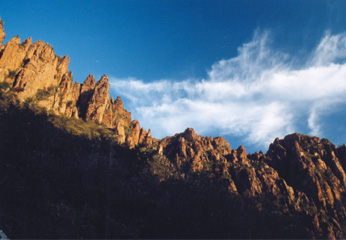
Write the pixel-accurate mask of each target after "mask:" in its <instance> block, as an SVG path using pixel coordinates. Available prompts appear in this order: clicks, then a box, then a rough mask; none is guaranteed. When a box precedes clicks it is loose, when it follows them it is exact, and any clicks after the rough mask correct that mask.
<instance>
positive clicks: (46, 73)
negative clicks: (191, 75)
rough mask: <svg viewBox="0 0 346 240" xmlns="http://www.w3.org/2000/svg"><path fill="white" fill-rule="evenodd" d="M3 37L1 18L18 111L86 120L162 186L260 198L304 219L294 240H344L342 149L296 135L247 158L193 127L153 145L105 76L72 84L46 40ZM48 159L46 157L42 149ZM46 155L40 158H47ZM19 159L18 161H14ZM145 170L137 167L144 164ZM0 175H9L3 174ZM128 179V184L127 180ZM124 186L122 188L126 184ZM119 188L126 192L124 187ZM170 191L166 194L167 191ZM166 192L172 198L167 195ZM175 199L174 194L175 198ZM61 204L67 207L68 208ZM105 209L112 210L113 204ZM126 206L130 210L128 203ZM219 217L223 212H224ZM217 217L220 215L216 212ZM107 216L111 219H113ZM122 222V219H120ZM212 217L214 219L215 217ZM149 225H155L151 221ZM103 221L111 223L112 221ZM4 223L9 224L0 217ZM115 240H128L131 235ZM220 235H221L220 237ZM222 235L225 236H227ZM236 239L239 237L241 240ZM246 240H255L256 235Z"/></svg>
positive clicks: (0, 70) (6, 69) (0, 75)
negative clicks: (205, 183) (178, 184)
mask: <svg viewBox="0 0 346 240" xmlns="http://www.w3.org/2000/svg"><path fill="white" fill-rule="evenodd" d="M5 36H6V35H5V32H4V29H3V22H1V20H0V45H1V46H0V83H1V84H2V85H1V93H2V95H4V94H6V93H12V94H14V96H15V98H16V99H17V101H18V104H19V105H21V104H22V105H30V104H34V105H35V106H38V107H41V108H44V109H45V111H46V114H48V115H55V116H64V117H68V118H73V119H81V120H83V121H85V122H95V124H101V125H103V127H104V128H105V129H108V130H110V131H111V132H112V137H111V138H112V140H111V143H113V142H115V144H116V146H123V147H125V149H129V151H130V149H132V150H131V151H135V155H136V156H139V157H138V159H140V161H143V163H141V164H147V165H146V166H148V169H149V170H148V171H150V173H151V174H152V176H154V177H155V179H157V181H158V182H159V183H160V184H161V183H162V184H168V183H169V182H170V181H172V179H174V180H176V181H183V182H184V181H191V179H194V178H195V177H196V176H207V179H212V181H215V182H218V184H221V185H222V186H225V189H227V194H228V195H229V196H237V197H240V198H241V199H256V201H257V202H256V204H257V205H256V211H259V212H260V213H261V214H265V213H264V212H261V211H264V210H263V209H266V208H265V206H267V204H269V206H270V208H273V209H274V208H275V209H278V210H279V212H280V214H281V215H280V217H279V218H280V219H283V218H285V217H286V216H287V217H289V216H299V219H303V220H302V221H303V222H304V224H305V225H304V226H306V227H305V228H304V229H303V231H305V234H306V235H292V236H298V237H307V238H320V237H322V238H329V239H337V238H345V237H346V208H345V201H346V194H345V193H346V173H345V170H346V145H342V146H340V147H337V146H335V145H334V144H332V143H331V142H330V141H329V140H327V139H320V138H318V137H311V136H307V135H302V134H298V133H293V134H290V135H288V136H286V137H285V138H284V139H279V138H277V139H275V140H274V141H273V143H272V144H270V146H269V150H268V151H267V153H265V154H264V153H263V152H259V153H257V152H256V153H254V154H249V153H247V152H246V150H245V148H244V147H243V146H240V147H238V148H237V149H232V148H231V146H230V145H229V143H228V142H227V141H226V140H225V138H223V137H215V138H213V137H203V136H200V135H198V134H197V133H196V132H195V131H194V130H193V129H192V128H187V129H186V130H185V131H184V132H182V133H177V134H176V135H174V136H171V137H166V138H164V139H161V140H159V139H155V138H153V137H152V136H151V131H150V130H148V131H146V130H145V129H144V128H141V127H140V123H139V122H138V121H137V120H132V118H131V113H130V112H128V111H127V110H126V109H124V106H123V102H122V100H121V98H120V97H117V98H116V99H115V100H114V99H113V98H110V96H109V80H108V77H107V75H104V76H102V77H101V79H100V80H98V81H95V78H94V77H93V76H92V75H89V76H87V78H86V79H85V80H84V82H83V83H78V82H74V81H73V77H72V73H71V72H70V71H69V70H68V65H69V58H68V56H64V57H60V56H56V55H55V53H54V50H53V48H52V47H51V46H50V45H48V44H45V43H44V42H43V41H37V42H34V43H32V39H31V38H28V39H26V40H25V41H23V42H21V40H20V38H19V37H14V38H12V39H11V40H9V41H8V42H7V43H6V44H5V45H2V43H3V41H4V38H5ZM4 116H7V115H6V114H4ZM54 131H55V130H54ZM5 132H6V129H3V130H2V132H1V133H2V134H3V136H2V137H3V139H5V140H4V141H5V142H4V143H3V144H2V145H0V149H2V150H3V151H6V147H5V146H7V145H6V144H8V143H7V142H10V141H11V140H6V139H7V138H6V137H5V135H6V134H5ZM6 136H8V134H7V135H6ZM6 141H7V142H6ZM28 141H29V140H28ZM63 146H65V145H63ZM33 148H35V147H33ZM113 148H114V147H113V145H111V147H110V148H109V149H108V148H107V149H108V150H107V151H109V152H107V154H106V156H108V157H107V158H110V159H112V161H110V163H109V164H110V165H109V167H110V168H111V169H113V168H114V166H118V165H117V164H118V163H116V162H114V161H115V160H114V161H113V158H114V157H113V156H114V155H116V154H115V153H114V150H113ZM60 150H61V151H64V150H66V149H60ZM32 151H34V150H32ZM35 151H36V150H35ZM126 151H127V150H126ZM43 153H45V154H47V153H46V152H45V151H43ZM43 153H42V154H40V155H39V156H40V157H42V156H45V155H44V154H43ZM54 154H56V153H54ZM59 154H60V153H59ZM59 154H57V155H59ZM98 154H99V153H98ZM100 154H101V153H100ZM131 154H132V152H131ZM5 155H6V154H5ZM9 156H12V155H9ZM54 156H56V155H54ZM59 156H60V155H59ZM97 156H98V155H97ZM102 156H103V155H102ZM126 156H127V155H126ZM131 156H132V157H128V158H129V159H126V160H125V161H133V159H134V157H133V155H131ZM65 157H66V156H65ZM14 158H16V157H15V156H14ZM136 159H137V158H136ZM7 160H8V159H7ZM7 160H6V161H7ZM6 161H4V162H6ZM6 164H7V165H4V166H9V164H11V163H10V162H9V163H7V162H6ZM126 164H128V163H126ZM136 164H137V163H136ZM141 164H139V165H140V166H142V165H141ZM28 166H29V165H28ZM136 166H137V165H136ZM118 167H119V166H118ZM137 167H138V166H137ZM2 171H5V170H2ZM87 171H90V170H87ZM127 171H128V172H126V174H125V173H123V172H122V173H121V174H124V175H126V177H128V178H130V179H131V181H133V182H134V183H136V184H137V178H140V177H139V176H141V174H142V173H140V174H138V176H137V175H136V176H137V177H134V176H131V175H130V172H131V171H134V170H133V168H131V169H130V170H127ZM3 174H5V175H6V176H7V175H8V174H7V172H6V171H5V172H4V173H3ZM124 179H127V178H125V177H124ZM9 181H10V180H9ZM100 181H101V180H100ZM101 182H104V181H101ZM159 183H158V184H159ZM121 184H122V186H123V185H124V183H123V182H122V183H121ZM160 186H161V185H160ZM45 187H48V186H45ZM118 188H121V187H120V183H119V186H118ZM0 190H1V189H0ZM128 191H130V190H128ZM139 191H141V190H139ZM142 191H143V193H142V194H143V195H141V196H142V197H143V196H146V197H147V198H148V199H151V198H149V197H148V194H149V195H150V193H148V192H145V191H144V190H143V189H142ZM148 191H149V190H148ZM150 191H152V190H150ZM150 191H149V192H150ZM165 191H166V190H163V192H165ZM167 191H168V190H167ZM160 194H161V193H160ZM165 194H166V195H169V194H168V193H167V192H165ZM165 194H163V195H165ZM125 195H126V194H125ZM163 195H160V196H155V198H158V199H160V198H162V199H163V200H150V201H153V202H150V204H149V203H148V206H152V205H155V204H157V205H155V206H156V207H154V208H157V209H160V206H161V207H162V205H160V204H164V202H165V201H167V202H169V201H172V200H171V198H165V197H164V196H163ZM177 196H178V195H173V199H175V197H177ZM202 198H207V196H202ZM178 199H179V198H178ZM268 199H269V200H268ZM66 201H67V200H66ZM155 201H157V202H155ZM268 201H269V203H268ZM59 204H62V203H59ZM64 204H65V205H66V204H67V203H65V202H64ZM107 204H108V205H109V206H110V203H109V201H108V202H107ZM107 204H106V205H107ZM65 205H61V206H60V205H59V206H60V207H61V208H66V209H68V208H69V207H70V208H72V207H71V206H70V205H66V206H65ZM108 205H107V206H108ZM135 205H136V204H135ZM244 205H246V202H245V200H242V203H241V206H242V207H244ZM125 206H127V205H126V204H125ZM177 208H179V206H177ZM59 209H60V208H59ZM66 209H65V210H66ZM85 209H87V207H85ZM213 209H214V208H213ZM216 209H217V208H216ZM0 210H1V208H0ZM65 210H64V211H65ZM59 211H62V210H61V209H60V210H59ZM66 211H67V210H66ZM83 211H86V210H83ZM130 211H131V210H130ZM153 211H154V210H153ZM220 211H221V212H222V209H221V210H220ZM88 214H89V212H88ZM90 214H91V213H90ZM93 214H96V213H93ZM107 214H108V215H109V214H110V213H109V212H108V213H107ZM212 214H216V213H214V212H212V213H211V215H212ZM219 214H221V213H219ZM96 215H97V214H96ZM108 215H107V217H108V218H110V217H109V216H108ZM88 216H89V215H88ZM121 216H122V217H123V215H121ZM275 216H276V215H275ZM0 217H1V215H0ZM230 217H232V216H229V215H227V217H226V218H230ZM248 217H251V216H248ZM210 218H211V219H212V218H213V216H210ZM124 219H126V217H124ZM166 220H167V219H166ZM114 221H115V220H114V219H113V222H114ZM151 221H154V220H153V219H151ZM155 221H156V220H155ZM155 221H154V222H155ZM167 221H169V220H167ZM249 221H250V220H249ZM106 222H107V224H110V223H109V222H108V220H107V221H106ZM115 222H116V221H115ZM245 222H246V221H245ZM0 224H4V223H2V222H1V219H0ZM88 224H90V222H88ZM114 224H115V225H114V226H117V227H119V226H120V225H121V224H124V223H123V222H116V223H114ZM131 224H134V225H135V226H137V225H136V224H138V229H142V230H141V231H142V232H141V231H140V230H138V229H137V228H136V230H138V232H137V235H134V237H143V236H144V237H164V236H165V235H148V236H147V235H145V234H144V233H145V231H144V230H143V229H146V228H145V227H143V226H146V223H144V222H140V223H137V222H136V223H133V222H131ZM198 224H201V225H203V224H202V223H201V222H199V221H197V222H196V223H195V225H194V227H195V228H196V229H199V228H198V226H199V225H198ZM220 224H221V223H220ZM222 224H225V223H222ZM91 225H92V224H91ZM149 225H150V223H149ZM88 226H89V225H88ZM107 226H108V225H107ZM131 226H132V225H131ZM251 226H252V225H251ZM0 227H1V225H0ZM263 228H268V229H269V235H265V236H267V237H273V236H274V237H289V236H287V235H283V236H281V235H270V233H272V232H271V231H273V232H275V231H279V232H280V230H278V229H275V230H271V228H272V226H263ZM9 229H15V227H13V226H12V228H11V227H9ZM106 229H107V228H106ZM117 229H118V228H117ZM119 229H122V231H124V232H125V233H130V232H131V231H132V230H133V229H132V230H131V228H130V226H126V227H124V226H122V225H121V227H119ZM124 229H125V230H126V231H125V230H124ZM148 229H150V228H148ZM217 229H218V228H217ZM222 229H223V228H222ZM190 230H191V231H194V230H193V229H190ZM10 231H11V230H10ZM143 231H144V233H143ZM146 231H149V230H146ZM105 232H106V233H107V234H106V235H103V236H101V237H110V236H112V235H108V234H110V232H111V231H110V230H109V229H108V230H107V231H106V230H105ZM153 232H154V233H155V232H159V230H157V229H156V230H155V231H153ZM141 233H142V235H141ZM185 234H186V235H170V236H169V237H174V236H176V237H177V236H180V237H189V236H199V235H189V233H188V232H187V233H185ZM61 236H65V235H61ZM68 236H70V235H67V237H68ZM78 236H84V235H78ZM88 236H89V237H90V236H91V237H96V238H97V237H100V235H92V234H91V235H86V237H88ZM114 236H117V237H119V236H123V237H124V236H125V237H129V235H114ZM131 236H132V235H131ZM215 236H218V235H217V234H216V233H215ZM220 236H223V237H224V235H220ZM227 236H232V235H227ZM235 236H237V237H241V236H242V235H235ZM243 236H246V237H250V236H251V235H243ZM252 236H255V235H252ZM46 237H47V236H46ZM48 237H53V236H48ZM70 237H71V236H70ZM84 237H85V236H84ZM132 237H133V236H132ZM262 237H263V236H262Z"/></svg>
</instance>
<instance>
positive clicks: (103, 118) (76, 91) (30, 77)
mask: <svg viewBox="0 0 346 240" xmlns="http://www.w3.org/2000/svg"><path fill="white" fill-rule="evenodd" d="M5 36H6V35H5V32H4V29H3V22H1V21H0V44H2V42H3V40H4V38H5ZM68 65H69V57H68V56H64V57H60V56H56V55H55V53H54V50H53V48H52V47H51V46H50V45H48V44H45V43H44V42H43V41H37V42H34V43H32V39H31V38H28V39H26V40H25V41H23V42H22V43H21V41H20V38H19V37H18V36H16V37H14V38H12V39H11V40H9V41H8V43H7V44H6V45H5V46H2V45H1V49H0V82H3V83H6V84H7V85H4V84H3V85H2V86H3V88H5V89H6V90H10V91H13V92H14V93H16V96H17V98H18V99H19V100H20V101H21V102H28V101H30V102H35V104H37V105H38V106H41V107H44V108H45V109H46V110H47V111H48V112H52V113H54V114H62V115H66V116H68V117H74V118H81V119H83V120H85V121H95V122H98V123H101V124H105V125H106V126H107V127H108V128H112V129H115V131H116V132H117V134H118V135H119V138H117V139H118V142H119V143H121V144H123V143H125V144H127V145H129V146H130V147H131V148H133V147H135V146H136V145H138V144H139V139H140V138H141V139H142V143H143V141H146V139H148V140H149V139H150V136H148V134H147V133H146V131H145V130H143V131H140V130H139V129H140V125H139V123H138V121H132V120H131V113H130V112H128V111H126V110H125V109H124V108H123V103H122V101H121V99H120V97H118V98H117V99H116V100H115V101H114V100H113V99H110V97H109V80H108V76H107V75H104V76H102V77H101V79H100V80H99V81H98V82H95V79H94V77H93V76H92V75H89V76H88V77H87V78H86V79H85V81H84V83H83V84H80V83H78V82H73V77H72V72H69V71H68ZM6 86H7V88H6Z"/></svg>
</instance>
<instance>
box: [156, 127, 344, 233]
mask: <svg viewBox="0 0 346 240" xmlns="http://www.w3.org/2000/svg"><path fill="white" fill-rule="evenodd" d="M345 153H346V146H345V145H343V146H341V147H339V148H337V147H336V146H335V145H333V144H332V143H331V142H330V141H328V140H327V139H319V138H317V137H310V136H306V135H301V134H297V133H295V134H291V135H288V136H286V137H285V138H284V139H282V140H279V139H278V138H277V139H275V141H274V142H273V143H272V144H271V145H270V147H269V150H268V152H267V153H266V154H263V153H262V152H260V153H255V154H247V153H246V151H245V149H244V147H243V146H240V147H239V148H238V149H236V150H235V149H231V147H230V146H229V144H228V142H226V141H225V139H224V138H219V137H218V138H212V137H201V136H198V135H197V134H196V133H195V132H194V131H193V129H190V128H189V129H186V131H185V132H183V133H180V134H176V135H175V136H173V137H167V138H165V139H163V140H161V141H159V142H158V147H157V153H156V156H157V157H161V158H164V159H167V160H168V161H169V162H171V163H173V165H174V167H175V168H176V170H177V172H179V173H180V174H181V176H182V177H185V176H187V175H189V174H191V173H193V172H209V173H211V174H213V175H217V176H218V177H219V178H223V179H227V181H228V185H229V191H230V192H231V193H233V194H241V195H246V196H252V197H261V196H268V195H269V196H272V197H273V199H276V200H275V201H278V202H279V204H280V205H282V206H283V207H282V211H284V212H287V213H289V212H292V211H297V212H305V213H304V214H306V215H307V216H308V217H309V218H310V219H311V224H312V225H313V227H314V229H315V231H316V232H317V233H319V234H322V232H323V231H324V234H327V235H324V236H326V237H328V238H344V237H345V232H343V230H342V226H341V225H342V224H345V220H346V209H345V205H344V202H345V200H346V198H345V196H346V195H345V191H346V182H345V180H346V175H345V169H346V168H345V165H346V164H345ZM307 209H308V210H307ZM328 218H330V220H329V221H327V220H326V219H328ZM322 225H323V227H322ZM322 229H324V230H322ZM322 235H323V234H322ZM322 235H321V236H322ZM311 236H314V235H311ZM315 236H316V235H315Z"/></svg>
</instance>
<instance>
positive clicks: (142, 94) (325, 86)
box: [110, 31, 346, 147]
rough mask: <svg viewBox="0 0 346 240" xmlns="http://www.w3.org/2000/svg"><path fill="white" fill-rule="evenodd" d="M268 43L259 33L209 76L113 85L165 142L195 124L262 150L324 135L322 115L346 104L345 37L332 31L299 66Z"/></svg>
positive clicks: (204, 130) (114, 81)
mask: <svg viewBox="0 0 346 240" xmlns="http://www.w3.org/2000/svg"><path fill="white" fill-rule="evenodd" d="M269 40H270V34H269V33H268V32H264V33H262V34H260V33H259V31H256V32H255V34H254V37H253V40H252V41H251V42H249V43H246V44H244V45H243V46H242V47H240V48H238V56H236V57H234V58H231V59H228V60H221V61H219V62H217V63H215V64H214V65H213V66H212V67H211V70H210V71H209V72H208V77H207V78H206V79H199V80H198V79H197V80H196V79H194V80H192V79H186V80H182V81H170V80H159V81H155V82H149V83H147V82H144V81H142V80H138V79H134V78H127V79H116V78H112V77H111V78H110V79H111V86H112V88H113V90H114V91H115V92H116V93H117V94H118V95H120V96H122V97H124V98H127V99H128V100H129V106H127V108H128V109H129V110H130V111H132V114H133V115H132V116H133V117H134V118H136V119H139V120H140V122H141V124H142V126H144V127H146V128H151V129H152V132H153V135H154V136H156V137H159V138H162V137H165V136H167V135H173V134H175V133H177V132H182V131H183V130H184V129H185V128H187V127H193V128H195V130H196V131H197V132H198V133H199V134H211V133H213V135H235V136H242V137H244V139H246V140H247V141H248V142H249V143H252V144H257V145H259V146H261V147H263V146H267V144H268V143H269V142H272V141H273V139H274V138H275V137H283V136H284V135H286V134H289V133H291V132H294V131H299V129H301V128H304V127H307V128H309V129H310V134H313V135H321V134H322V133H323V129H322V128H321V125H320V124H319V121H320V116H322V115H323V114H324V112H325V111H326V110H327V109H328V111H333V109H335V107H336V106H337V105H338V104H340V103H344V102H346V64H345V63H344V60H345V58H346V33H342V34H339V35H330V34H326V35H325V37H324V38H323V39H322V40H321V42H320V44H319V45H318V46H317V47H316V49H315V51H314V52H313V53H312V54H311V56H310V57H309V58H308V60H307V62H306V64H305V65H304V66H300V67H293V66H294V65H296V64H294V62H293V60H290V59H293V58H290V56H289V55H288V54H284V53H281V52H279V51H275V50H273V49H271V48H270V42H269ZM301 119H305V120H306V121H301ZM302 124H303V125H304V124H305V125H306V126H302Z"/></svg>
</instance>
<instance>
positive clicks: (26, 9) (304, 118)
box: [0, 0, 346, 152]
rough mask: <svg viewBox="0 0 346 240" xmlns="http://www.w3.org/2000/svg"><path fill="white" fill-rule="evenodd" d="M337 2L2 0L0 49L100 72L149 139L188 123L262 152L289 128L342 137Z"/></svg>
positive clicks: (344, 18)
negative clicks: (12, 43)
mask: <svg viewBox="0 0 346 240" xmlns="http://www.w3.org/2000/svg"><path fill="white" fill-rule="evenodd" d="M345 12H346V2H345V1H318V0H314V1H308V0H306V1H301V0H299V1H298V0H297V1H295V0H290V1H288V0H287V1H286V0H280V1H277V0H272V1H269V0H264V1H256V0H252V1H246V0H239V1H232V0H229V1H217V0H213V1H211V0H210V1H197V0H196V1H178V0H175V1H169V0H165V1H159V0H157V1H149V0H146V1H131V0H127V1H115V0H109V1H102V0H98V1H77V0H74V1H65V0H59V1H55V0H49V1H46V0H44V1H39V0H36V1H30V0H26V1H24V0H23V1H2V0H0V16H1V18H2V20H3V21H4V22H5V25H4V28H5V32H6V34H7V38H6V39H5V42H6V41H8V40H9V39H10V38H12V37H13V36H15V35H19V36H20V37H21V39H22V40H24V39H26V38H27V37H29V36H31V37H32V38H33V40H34V41H37V40H43V41H45V42H48V43H49V44H51V45H52V46H53V47H54V50H55V53H56V54H58V55H68V56H69V57H70V66H69V69H70V70H71V71H72V72H73V77H74V80H75V81H78V82H83V81H84V79H85V78H86V77H87V76H88V74H89V73H91V74H93V75H94V76H95V77H96V78H98V79H99V78H100V77H101V75H102V74H107V75H108V76H109V77H110V81H111V95H112V96H113V97H116V96H117V95H120V96H121V97H122V99H123V100H124V103H125V108H126V109H128V110H129V111H131V112H132V116H133V118H134V119H138V120H139V121H140V123H141V125H142V126H143V127H145V128H146V129H148V128H150V129H151V130H152V133H153V136H155V137H158V138H162V137H165V136H168V135H173V134H174V133H176V132H182V131H184V129H185V128H187V127H193V128H194V129H195V130H196V132H197V133H198V134H201V135H205V136H213V137H216V136H220V135H221V136H225V137H226V139H227V140H228V141H229V142H230V144H231V146H232V147H233V148H236V147H238V146H239V145H240V144H243V145H244V146H245V147H246V149H247V150H248V151H249V152H254V151H258V150H261V149H262V150H263V151H266V150H267V147H268V144H269V143H270V142H272V141H273V140H274V138H275V137H280V138H282V137H284V136H285V135H286V134H289V133H292V132H300V133H304V134H311V135H316V136H319V137H326V138H328V139H330V140H331V141H332V142H333V143H335V144H337V145H339V144H342V143H345V142H346V127H345V124H344V122H345V120H346V114H345V110H346V104H345V103H346V64H345V60H346V14H345Z"/></svg>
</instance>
